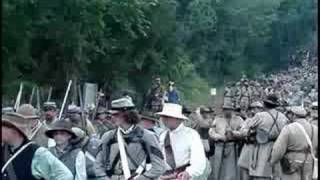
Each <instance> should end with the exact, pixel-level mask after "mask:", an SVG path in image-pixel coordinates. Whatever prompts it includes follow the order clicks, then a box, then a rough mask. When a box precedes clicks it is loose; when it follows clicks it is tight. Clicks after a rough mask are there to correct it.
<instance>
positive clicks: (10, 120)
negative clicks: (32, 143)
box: [1, 113, 31, 139]
mask: <svg viewBox="0 0 320 180" xmlns="http://www.w3.org/2000/svg"><path fill="white" fill-rule="evenodd" d="M1 123H2V124H1V125H2V126H6V127H9V128H13V129H15V130H17V131H18V132H20V133H21V134H22V135H23V136H24V137H25V138H26V139H29V138H28V136H29V135H30V134H31V128H30V122H29V120H27V119H25V118H24V117H23V116H22V115H20V114H18V113H7V114H4V115H2V118H1Z"/></svg>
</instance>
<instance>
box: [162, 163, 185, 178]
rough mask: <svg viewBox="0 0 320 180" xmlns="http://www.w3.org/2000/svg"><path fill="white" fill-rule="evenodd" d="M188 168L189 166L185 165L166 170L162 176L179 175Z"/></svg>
mask: <svg viewBox="0 0 320 180" xmlns="http://www.w3.org/2000/svg"><path fill="white" fill-rule="evenodd" d="M188 166H190V164H185V165H183V166H180V167H178V168H175V169H171V170H167V171H166V172H165V173H164V174H163V175H170V174H173V173H175V172H176V173H180V172H183V171H184V170H186V168H187V167H188Z"/></svg>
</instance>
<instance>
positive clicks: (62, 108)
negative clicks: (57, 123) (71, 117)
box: [58, 80, 72, 120]
mask: <svg viewBox="0 0 320 180" xmlns="http://www.w3.org/2000/svg"><path fill="white" fill-rule="evenodd" d="M71 84H72V80H69V84H68V87H67V91H66V93H65V95H64V98H63V103H62V106H61V110H60V113H59V117H58V120H60V119H61V116H62V113H63V111H64V107H65V105H66V101H67V98H68V95H69V91H70V87H71Z"/></svg>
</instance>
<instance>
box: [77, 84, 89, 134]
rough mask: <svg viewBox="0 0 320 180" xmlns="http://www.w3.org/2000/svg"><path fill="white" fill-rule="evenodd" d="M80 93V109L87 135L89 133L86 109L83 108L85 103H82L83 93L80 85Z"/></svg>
mask: <svg viewBox="0 0 320 180" xmlns="http://www.w3.org/2000/svg"><path fill="white" fill-rule="evenodd" d="M78 93H79V100H80V109H81V121H82V127H83V129H84V130H85V132H86V134H88V132H87V119H86V117H85V115H84V107H83V101H82V93H81V86H80V84H79V85H78Z"/></svg>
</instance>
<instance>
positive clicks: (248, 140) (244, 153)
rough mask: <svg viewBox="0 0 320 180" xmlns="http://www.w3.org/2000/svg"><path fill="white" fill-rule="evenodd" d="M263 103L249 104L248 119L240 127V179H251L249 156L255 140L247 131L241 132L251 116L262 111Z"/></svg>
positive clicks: (251, 153)
mask: <svg viewBox="0 0 320 180" xmlns="http://www.w3.org/2000/svg"><path fill="white" fill-rule="evenodd" d="M263 108H264V106H263V104H262V103H260V102H259V101H256V102H253V103H252V104H251V105H250V113H249V117H248V119H246V120H245V121H244V123H243V124H242V127H241V129H240V134H239V135H240V137H242V140H244V142H245V143H244V145H243V148H242V149H241V153H240V156H239V160H238V166H239V167H240V179H241V180H252V177H250V176H249V168H250V158H251V157H252V155H253V150H254V146H253V144H252V143H254V142H255V139H253V140H252V137H251V136H250V133H252V131H249V132H245V133H243V130H245V129H248V125H250V124H252V121H253V117H254V116H255V115H256V114H257V113H260V112H262V111H263Z"/></svg>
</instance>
